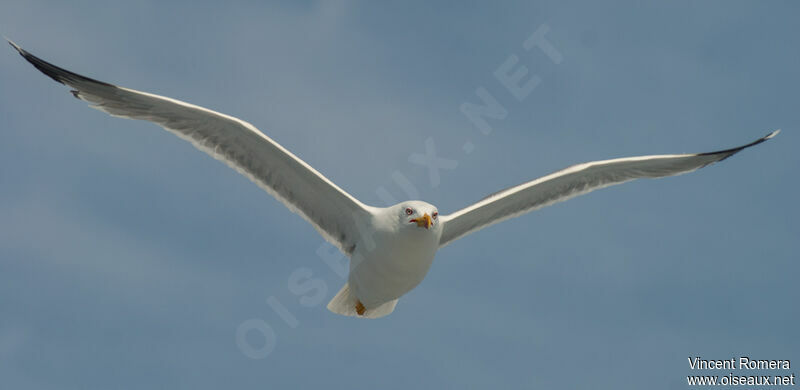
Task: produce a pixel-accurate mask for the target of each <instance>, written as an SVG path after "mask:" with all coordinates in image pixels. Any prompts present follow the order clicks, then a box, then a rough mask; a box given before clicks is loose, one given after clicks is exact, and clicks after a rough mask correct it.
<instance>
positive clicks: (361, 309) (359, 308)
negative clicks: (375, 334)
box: [356, 300, 367, 316]
mask: <svg viewBox="0 0 800 390" xmlns="http://www.w3.org/2000/svg"><path fill="white" fill-rule="evenodd" d="M366 311H367V308H366V307H364V304H363V303H361V301H360V300H356V313H358V315H360V316H363V315H364V313H365V312H366Z"/></svg>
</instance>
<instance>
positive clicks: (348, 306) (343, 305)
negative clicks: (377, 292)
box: [328, 283, 397, 318]
mask: <svg viewBox="0 0 800 390" xmlns="http://www.w3.org/2000/svg"><path fill="white" fill-rule="evenodd" d="M357 303H358V298H356V296H355V295H354V294H353V292H352V290H350V283H345V284H344V286H342V289H341V290H339V292H338V293H337V294H336V296H335V297H333V299H331V301H330V302H328V310H330V311H332V312H334V313H336V314H341V315H343V316H349V317H358V318H380V317H383V316H385V315H387V314H389V313H391V312H393V311H394V307H395V306H397V299H395V300H392V301H389V302H386V303H384V304H382V305H380V306H377V307H373V308H369V307H368V308H367V310H366V311H365V312H364V314H362V315H359V314H358V313H357V312H356V304H357Z"/></svg>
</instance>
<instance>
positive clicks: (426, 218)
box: [414, 213, 433, 229]
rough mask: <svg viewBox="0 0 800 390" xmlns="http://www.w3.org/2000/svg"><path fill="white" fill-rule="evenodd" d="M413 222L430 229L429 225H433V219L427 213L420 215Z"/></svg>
mask: <svg viewBox="0 0 800 390" xmlns="http://www.w3.org/2000/svg"><path fill="white" fill-rule="evenodd" d="M414 222H416V223H417V226H419V227H424V228H425V229H430V228H431V225H433V220H432V219H431V216H430V215H428V213H425V215H423V216H422V218H420V219H417V220H415V221H414Z"/></svg>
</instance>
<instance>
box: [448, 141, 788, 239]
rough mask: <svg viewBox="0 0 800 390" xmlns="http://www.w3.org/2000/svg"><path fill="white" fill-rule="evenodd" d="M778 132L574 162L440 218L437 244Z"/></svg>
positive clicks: (718, 156)
mask: <svg viewBox="0 0 800 390" xmlns="http://www.w3.org/2000/svg"><path fill="white" fill-rule="evenodd" d="M778 132H780V130H775V131H773V132H772V133H770V134H768V135H766V136H765V137H763V138H760V139H758V140H756V141H754V142H751V143H749V144H747V145H744V146H740V147H738V148H733V149H728V150H722V151H719V152H711V153H699V154H671V155H658V156H641V157H627V158H618V159H614V160H604V161H595V162H589V163H584V164H578V165H573V166H571V167H569V168H566V169H563V170H561V171H558V172H555V173H551V174H549V175H547V176H544V177H541V178H539V179H536V180H532V181H529V182H527V183H523V184H520V185H517V186H514V187H511V188H508V189H505V190H503V191H500V192H497V193H495V194H492V195H489V196H488V197H486V198H484V199H483V200H481V201H479V202H478V203H475V204H473V205H472V206H469V207H466V208H464V209H461V210H459V211H456V212H455V213H453V214H449V215H444V216H441V217H439V218H440V220H441V223H442V225H443V229H444V230H443V232H442V236H441V238H440V240H439V247H443V246H445V245H447V244H449V243H451V242H453V241H455V240H457V239H459V238H461V237H463V236H465V235H467V234H469V233H471V232H474V231H476V230H479V229H482V228H484V227H487V226H490V225H493V224H495V223H498V222H501V221H504V220H506V219H509V218H512V217H516V216H519V215H522V214H525V213H527V212H530V211H533V210H536V209H540V208H542V207H545V206H549V205H551V204H553V203H557V202H562V201H565V200H567V199H570V198H573V197H576V196H578V195H583V194H586V193H588V192H591V191H594V190H597V189H600V188H604V187H608V186H612V185H614V184H621V183H624V182H626V181H630V180H633V179H639V178H656V177H665V176H674V175H679V174H682V173H687V172H692V171H694V170H697V169H700V168H702V167H704V166H706V165H709V164H712V163H715V162H718V161H722V160H724V159H726V158H728V157H730V156H733V155H734V154H736V153H738V152H739V151H741V150H743V149H745V148H749V147H751V146H753V145H757V144H760V143H762V142H764V141H766V140H768V139H770V138H772V137H774V136H775V135H777V134H778Z"/></svg>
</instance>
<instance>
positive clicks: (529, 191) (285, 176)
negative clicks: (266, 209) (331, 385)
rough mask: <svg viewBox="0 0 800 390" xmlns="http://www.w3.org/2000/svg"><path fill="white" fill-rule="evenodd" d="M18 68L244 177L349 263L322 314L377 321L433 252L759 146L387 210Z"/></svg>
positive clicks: (98, 93) (270, 155) (211, 125)
mask: <svg viewBox="0 0 800 390" xmlns="http://www.w3.org/2000/svg"><path fill="white" fill-rule="evenodd" d="M9 43H10V44H11V46H13V47H14V49H16V50H17V51H18V52H19V54H21V55H22V57H23V58H25V60H27V61H28V62H30V63H31V64H32V65H33V66H35V67H36V68H37V69H39V70H40V71H41V72H42V73H44V74H45V75H47V76H49V77H50V78H52V79H53V80H55V81H57V82H59V83H61V84H64V85H66V86H68V87H70V88H72V91H71V92H72V95H74V96H75V97H76V98H78V99H81V100H84V101H86V102H88V103H89V104H90V106H91V107H92V108H96V109H98V110H100V111H104V112H106V113H108V114H111V115H113V116H118V117H122V118H128V119H141V120H146V121H150V122H154V123H156V124H158V125H159V126H161V127H163V128H164V129H166V130H167V131H169V132H171V133H173V134H175V135H177V136H178V137H180V138H182V139H184V140H186V141H189V142H191V143H192V144H193V145H194V146H195V147H196V148H198V149H200V150H202V151H203V152H206V153H208V154H209V155H211V156H212V157H214V158H216V159H218V160H221V161H223V162H224V163H226V164H228V165H229V166H230V167H231V168H233V169H235V170H236V171H237V172H239V173H241V174H242V175H244V176H246V177H247V178H248V179H250V180H251V181H253V182H254V183H255V184H257V185H258V186H259V187H261V188H263V189H264V190H265V191H266V192H267V193H269V194H270V195H272V196H274V197H275V198H276V199H278V200H279V201H281V202H282V203H283V204H284V205H285V206H286V207H288V208H289V209H290V210H291V211H293V212H295V213H297V214H298V215H300V216H301V217H303V218H304V219H305V220H306V221H308V222H309V223H310V224H311V225H313V226H314V228H316V230H317V231H318V232H319V233H320V234H321V235H322V237H324V238H325V240H327V241H328V242H330V243H331V244H333V245H335V246H336V247H338V248H339V249H340V250H341V251H342V252H343V253H345V254H346V255H348V256H349V257H350V274H349V276H348V280H347V283H345V285H344V286H343V287H342V289H341V290H340V291H339V292H338V293H337V294H336V296H334V297H333V299H332V300H331V301H330V303H329V304H328V309H329V310H331V311H332V312H334V313H338V314H342V315H346V316H355V317H359V318H378V317H383V316H385V315H387V314H389V313H391V312H392V311H394V308H395V305H396V304H397V300H398V299H399V298H400V297H402V296H403V295H404V294H406V293H407V292H409V291H411V289H413V288H414V287H416V286H417V285H418V284H419V283H420V282H421V281H422V279H423V278H424V277H425V275H426V274H427V273H428V269H429V268H430V266H431V263H432V262H433V258H434V255H436V251H437V250H439V249H440V248H442V247H444V246H446V245H448V244H450V243H452V242H453V241H455V240H457V239H459V238H462V237H464V236H466V235H467V234H470V233H472V232H475V231H477V230H480V229H483V228H485V227H487V226H490V225H493V224H495V223H498V222H501V221H504V220H506V219H509V218H512V217H516V216H519V215H522V214H525V213H528V212H530V211H534V210H537V209H539V208H542V207H545V206H549V205H551V204H553V203H556V202H561V201H564V200H567V199H570V198H572V197H575V196H578V195H583V194H586V193H588V192H591V191H594V190H596V189H600V188H604V187H608V186H611V185H615V184H620V183H624V182H627V181H630V180H633V179H639V178H657V177H665V176H674V175H679V174H682V173H687V172H692V171H695V170H697V169H700V168H702V167H705V166H706V165H709V164H713V163H715V162H718V161H722V160H724V159H726V158H728V157H730V156H733V155H734V154H736V153H738V152H740V151H742V150H744V149H746V148H749V147H751V146H754V145H757V144H760V143H762V142H764V141H766V140H768V139H770V138H772V137H774V136H775V135H777V134H778V132H779V131H780V130H775V131H773V132H772V133H770V134H768V135H766V136H765V137H763V138H760V139H758V140H756V141H754V142H751V143H749V144H747V145H743V146H739V147H736V148H732V149H727V150H721V151H718V152H711V153H697V154H667V155H654V156H639V157H627V158H617V159H613V160H603V161H594V162H588V163H583V164H578V165H573V166H571V167H568V168H566V169H562V170H560V171H557V172H554V173H551V174H549V175H547V176H544V177H540V178H538V179H535V180H532V181H528V182H525V183H522V184H520V185H517V186H514V187H511V188H507V189H504V190H502V191H499V192H496V193H494V194H492V195H489V196H488V197H486V198H484V199H483V200H481V201H479V202H477V203H475V204H473V205H471V206H468V207H466V208H463V209H461V210H458V211H456V212H454V213H452V214H447V215H444V214H441V215H440V214H439V209H438V208H437V207H436V206H434V205H432V204H430V203H426V202H423V201H419V200H409V201H405V202H400V203H398V204H396V205H394V206H389V207H373V206H369V205H366V204H364V203H361V202H360V201H359V200H358V199H356V198H354V197H353V196H352V195H350V194H348V193H347V192H345V191H344V190H342V189H341V188H339V187H338V186H337V185H336V184H334V183H333V182H331V181H330V180H328V179H327V178H326V177H325V176H323V175H322V174H321V173H319V172H317V171H316V170H315V169H314V168H312V167H311V166H309V165H308V164H306V163H305V162H304V161H303V160H301V159H299V158H298V157H297V156H295V155H294V154H292V153H291V152H289V151H288V150H286V149H285V148H283V147H282V146H281V145H279V144H278V143H277V142H275V141H273V140H272V139H271V138H269V137H267V136H266V135H264V134H263V133H261V132H260V131H259V130H258V129H256V128H255V127H254V126H253V125H251V124H250V123H247V122H245V121H243V120H241V119H237V118H234V117H231V116H228V115H225V114H221V113H218V112H215V111H211V110H208V109H205V108H203V107H198V106H195V105H192V104H189V103H185V102H182V101H179V100H175V99H170V98H168V97H164V96H158V95H153V94H150V93H146V92H140V91H135V90H133V89H128V88H123V87H119V86H116V85H113V84H108V83H105V82H102V81H97V80H93V79H90V78H88V77H84V76H81V75H79V74H76V73H73V72H70V71H68V70H66V69H63V68H59V67H57V66H55V65H53V64H50V63H48V62H45V61H43V60H41V59H40V58H38V57H36V56H34V55H33V54H31V53H29V52H27V51H25V50H23V49H22V48H21V47H19V46H17V45H16V44H14V43H13V42H11V41H9Z"/></svg>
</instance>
